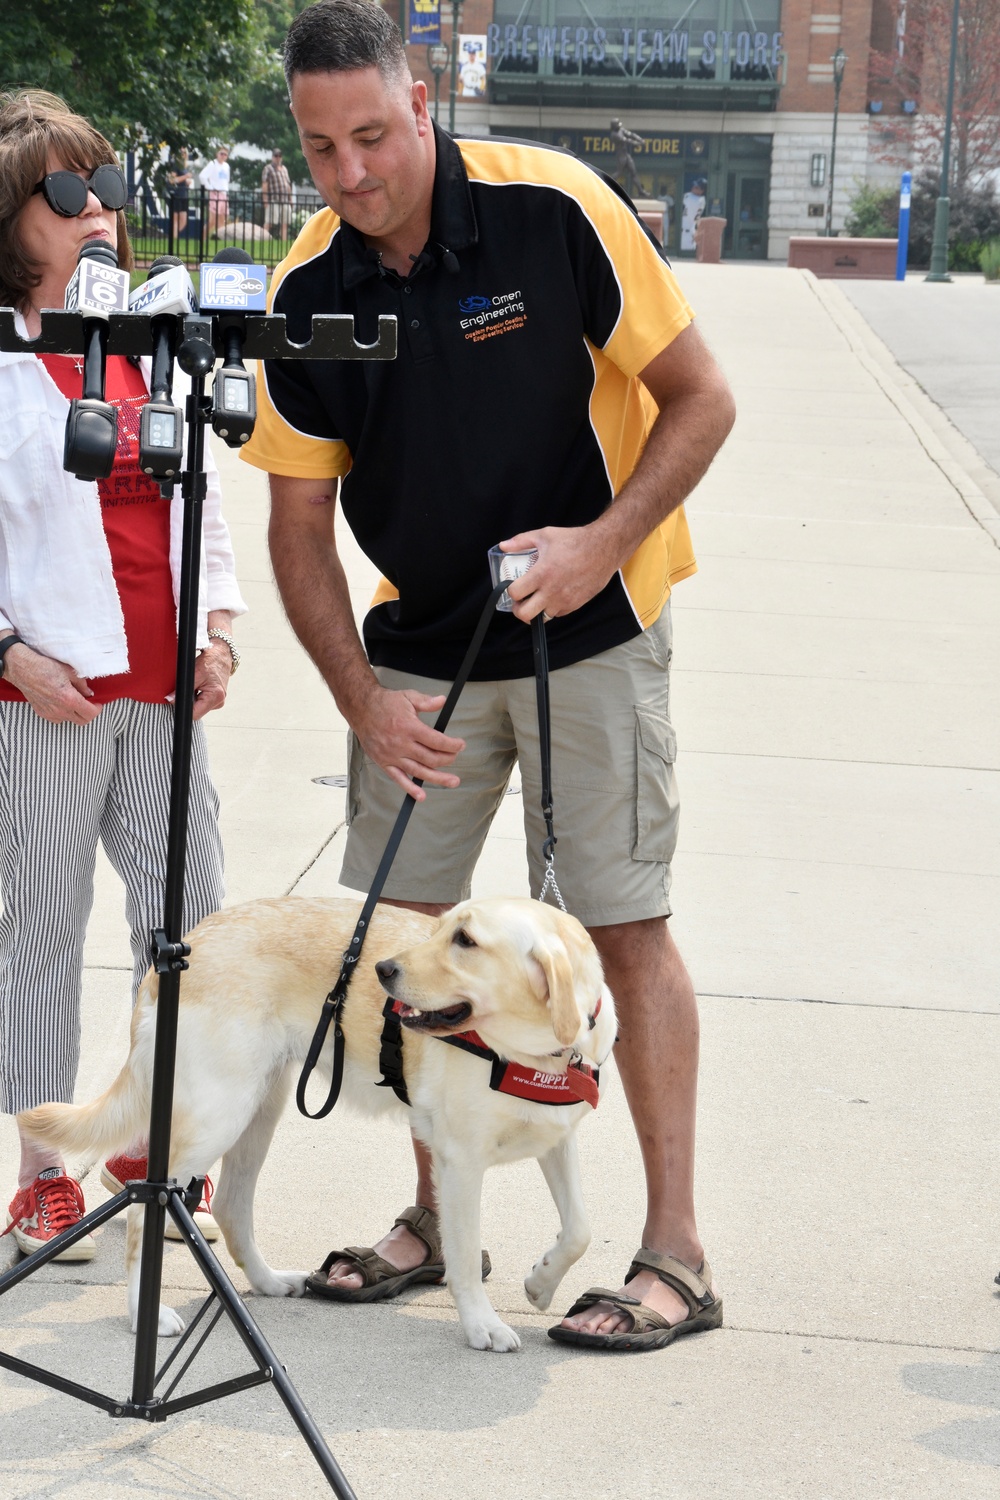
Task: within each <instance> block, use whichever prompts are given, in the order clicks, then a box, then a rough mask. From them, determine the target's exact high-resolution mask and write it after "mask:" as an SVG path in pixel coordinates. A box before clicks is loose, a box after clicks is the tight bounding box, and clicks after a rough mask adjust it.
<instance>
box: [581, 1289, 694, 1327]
mask: <svg viewBox="0 0 1000 1500" xmlns="http://www.w3.org/2000/svg"><path fill="white" fill-rule="evenodd" d="M597 1302H607V1303H609V1304H610V1306H611V1307H614V1308H616V1309H617V1310H618V1311H619V1312H622V1313H625V1315H626V1316H627V1317H629V1318H631V1319H632V1326H631V1328H629V1329H628V1330H627V1332H628V1333H630V1334H631V1333H648V1332H650V1331H651V1330H653V1329H661V1328H669V1327H670V1324H669V1323H668V1321H667V1319H666V1318H664V1317H662V1316H661V1314H660V1313H658V1312H655V1311H654V1310H653V1308H651V1307H647V1306H646V1305H645V1303H643V1302H640V1301H639V1298H638V1297H629V1296H627V1295H626V1294H625V1293H624V1292H612V1291H611V1290H609V1288H608V1287H606V1286H592V1287H590V1288H589V1290H587V1291H586V1292H584V1294H583V1296H582V1297H579V1298H578V1299H577V1300H576V1302H574V1303H573V1306H572V1307H571V1308H570V1310H569V1312H568V1313H566V1315H565V1316H566V1317H567V1318H575V1317H576V1315H577V1313H582V1312H589V1310H590V1309H591V1308H592V1307H593V1306H594V1304H595V1303H597Z"/></svg>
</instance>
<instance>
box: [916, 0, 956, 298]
mask: <svg viewBox="0 0 1000 1500" xmlns="http://www.w3.org/2000/svg"><path fill="white" fill-rule="evenodd" d="M958 5H959V0H955V5H954V9H953V10H952V13H951V58H950V60H949V63H948V102H947V105H946V106H945V115H944V147H943V150H942V153H941V192H940V193H939V194H938V201H937V203H936V205H935V208H934V243H933V244H932V245H931V268H930V271H929V272H928V274H927V275H926V276H925V277H924V280H925V281H950V280H951V277H950V276H949V275H948V220H949V218H950V217H951V199H950V197H949V196H948V195H949V193H950V191H951V185H950V183H949V181H948V174H949V170H950V167H951V112H952V108H953V106H954V103H955V55H956V53H957V52H958Z"/></svg>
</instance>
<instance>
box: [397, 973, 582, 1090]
mask: <svg viewBox="0 0 1000 1500" xmlns="http://www.w3.org/2000/svg"><path fill="white" fill-rule="evenodd" d="M401 1008H402V1007H401V1004H400V1002H399V1001H398V1000H391V999H390V1000H388V1001H387V1002H386V1006H385V1010H384V1011H383V1015H384V1016H385V1018H386V1020H387V1021H388V1020H389V1016H390V1014H391V1015H392V1018H393V1019H394V1020H395V1022H396V1027H397V1028H398V1027H399V1019H398V1018H399V1013H400V1010H401ZM600 1009H601V997H600V996H598V997H597V1004H596V1005H595V1006H594V1011H593V1015H591V1016H588V1018H587V1019H588V1021H589V1023H590V1029H591V1031H593V1029H594V1026H595V1024H596V1022H597V1017H598V1014H599V1013H600ZM397 1037H398V1030H397ZM386 1040H387V1037H386V1033H385V1031H383V1033H382V1042H383V1048H384V1047H385V1043H386ZM438 1041H439V1042H448V1043H449V1044H450V1045H451V1046H452V1047H461V1048H462V1050H463V1051H464V1052H471V1053H472V1054H473V1056H474V1057H482V1058H485V1060H486V1061H487V1062H488V1063H489V1064H490V1088H491V1089H493V1090H494V1092H495V1093H498V1094H511V1095H513V1097H514V1098H516V1099H530V1100H531V1102H532V1103H533V1104H580V1103H583V1104H589V1105H590V1107H591V1109H596V1108H597V1101H598V1099H599V1098H600V1081H601V1074H600V1069H599V1068H593V1067H591V1066H590V1064H589V1063H585V1062H584V1061H583V1058H582V1057H579V1056H576V1055H574V1056H573V1057H571V1058H570V1061H569V1065H568V1067H567V1068H566V1071H565V1073H549V1072H547V1071H545V1070H544V1069H541V1068H525V1067H523V1066H522V1065H521V1064H520V1063H516V1062H509V1061H508V1060H507V1058H505V1057H501V1056H500V1054H499V1053H498V1052H494V1051H493V1048H492V1047H487V1045H486V1043H485V1042H484V1041H483V1039H482V1037H481V1036H480V1035H479V1033H478V1032H477V1031H458V1032H456V1033H455V1035H454V1036H442V1037H438ZM396 1045H397V1047H398V1041H397V1043H396ZM552 1055H553V1057H558V1056H560V1054H559V1053H558V1052H554V1053H553V1054H552ZM393 1061H394V1063H396V1059H393ZM402 1061H403V1059H402V1048H399V1055H398V1063H396V1066H397V1067H398V1070H399V1071H398V1075H397V1074H396V1067H389V1068H387V1067H386V1062H387V1059H386V1057H385V1055H384V1053H383V1058H382V1059H381V1068H382V1075H383V1083H387V1084H388V1085H389V1087H390V1088H392V1089H395V1091H396V1093H397V1094H399V1097H400V1098H401V1099H403V1100H404V1102H405V1103H406V1104H409V1102H410V1101H409V1098H408V1097H407V1096H406V1093H405V1090H406V1084H405V1082H404V1080H403V1077H402ZM397 1085H399V1086H401V1087H402V1089H403V1092H402V1093H400V1091H399V1087H398V1086H397Z"/></svg>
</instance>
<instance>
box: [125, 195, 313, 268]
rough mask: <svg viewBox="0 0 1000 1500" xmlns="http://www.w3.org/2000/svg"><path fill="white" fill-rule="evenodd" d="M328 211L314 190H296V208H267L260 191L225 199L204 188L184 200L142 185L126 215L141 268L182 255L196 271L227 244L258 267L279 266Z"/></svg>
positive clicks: (282, 205)
mask: <svg viewBox="0 0 1000 1500" xmlns="http://www.w3.org/2000/svg"><path fill="white" fill-rule="evenodd" d="M323 207H324V204H323V200H322V198H320V196H319V194H318V193H316V192H315V191H313V190H312V189H310V188H300V187H294V188H293V189H292V201H291V202H290V203H279V202H275V201H273V200H272V201H269V202H267V203H265V201H264V195H263V193H262V192H261V190H260V189H259V188H230V190H229V192H228V194H227V195H226V196H225V198H224V199H223V198H220V196H219V195H218V194H216V193H213V192H210V191H209V189H208V188H204V187H196V188H190V189H189V190H188V192H187V194H186V195H183V194H176V193H175V194H171V193H169V192H167V193H156V192H154V191H153V190H152V189H150V188H146V187H144V186H142V185H140V187H139V188H138V190H137V191H136V194H135V197H134V199H133V200H132V201H131V202H130V203H129V205H128V208H127V209H126V216H127V219H128V227H129V236H130V238H131V240H132V246H133V250H134V252H135V258H136V263H137V264H138V265H147V264H148V263H149V262H150V261H153V260H155V259H156V257H157V256H158V255H176V256H178V257H179V258H180V259H181V260H182V261H183V262H184V263H185V265H188V266H196V265H198V264H199V262H201V261H205V260H211V259H212V257H213V255H215V253H216V251H218V250H219V249H221V247H222V246H223V245H237V246H239V248H240V249H241V250H245V251H246V252H247V254H248V255H250V256H252V257H253V259H254V261H256V262H257V263H258V264H260V265H267V266H274V265H276V264H277V262H278V261H279V260H281V259H282V257H283V256H284V255H285V254H287V252H288V248H289V246H290V245H291V243H292V241H293V240H294V239H295V236H296V235H297V234H298V232H299V230H300V229H301V228H302V225H303V224H304V223H305V222H306V220H307V219H308V218H309V217H310V216H311V215H312V214H314V213H316V211H317V210H318V209H320V208H323Z"/></svg>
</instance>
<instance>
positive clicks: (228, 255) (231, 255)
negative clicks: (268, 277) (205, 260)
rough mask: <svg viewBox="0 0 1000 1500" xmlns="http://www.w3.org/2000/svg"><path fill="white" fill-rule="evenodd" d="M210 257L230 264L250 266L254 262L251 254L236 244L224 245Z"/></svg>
mask: <svg viewBox="0 0 1000 1500" xmlns="http://www.w3.org/2000/svg"><path fill="white" fill-rule="evenodd" d="M212 259H213V261H221V262H222V263H223V264H228V265H231V266H252V265H253V263H254V260H253V256H252V255H248V254H247V252H246V251H245V250H241V249H240V248H239V246H238V245H226V246H225V248H224V249H222V250H219V251H218V252H217V253H216V254H215V255H213V256H212Z"/></svg>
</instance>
